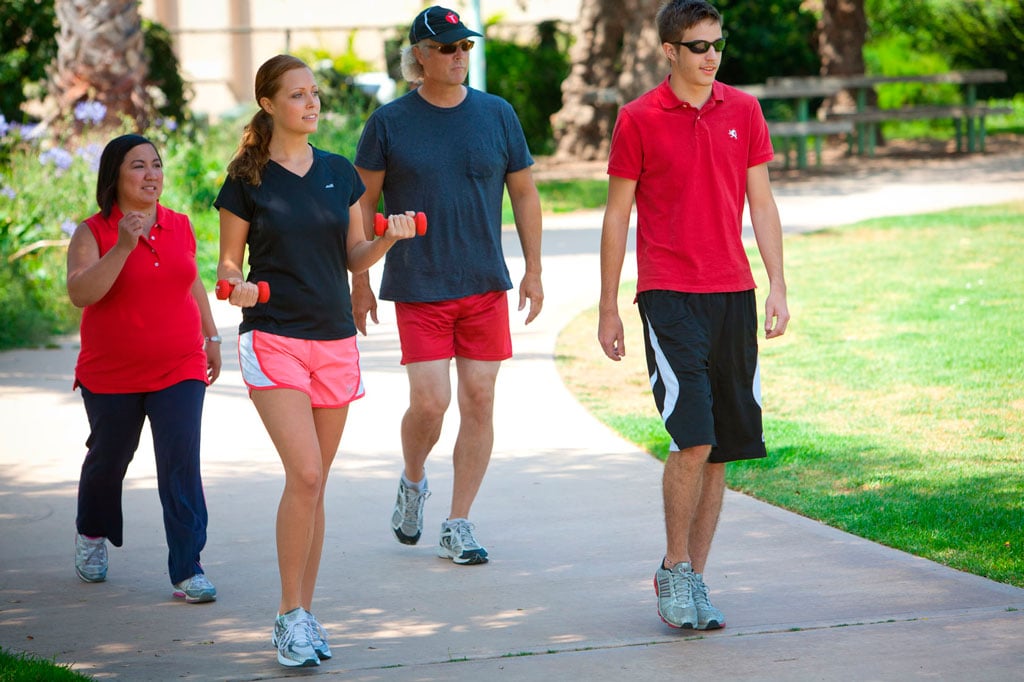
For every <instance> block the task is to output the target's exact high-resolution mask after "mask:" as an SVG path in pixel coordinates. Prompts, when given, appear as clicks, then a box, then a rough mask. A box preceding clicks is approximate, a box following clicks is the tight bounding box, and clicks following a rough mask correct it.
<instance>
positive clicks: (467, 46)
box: [420, 40, 707, 54]
mask: <svg viewBox="0 0 1024 682" xmlns="http://www.w3.org/2000/svg"><path fill="white" fill-rule="evenodd" d="M473 45H475V43H474V42H473V41H472V40H463V41H462V42H459V43H449V44H447V45H427V44H425V43H424V44H423V45H420V47H427V48H430V49H431V50H437V51H438V52H440V53H441V54H455V50H457V49H459V48H460V47H461V48H462V51H463V52H469V51H470V50H472V49H473ZM706 51H707V50H705V52H706Z"/></svg>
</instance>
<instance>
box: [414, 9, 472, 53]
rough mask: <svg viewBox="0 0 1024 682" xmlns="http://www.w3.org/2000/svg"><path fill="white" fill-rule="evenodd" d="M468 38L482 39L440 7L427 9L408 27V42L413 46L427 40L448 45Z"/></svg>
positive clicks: (455, 14)
mask: <svg viewBox="0 0 1024 682" xmlns="http://www.w3.org/2000/svg"><path fill="white" fill-rule="evenodd" d="M470 36H478V37H480V38H483V36H482V35H480V34H479V33H477V32H476V31H471V30H469V29H468V28H466V25H465V24H463V23H462V20H461V19H459V15H458V14H457V13H455V12H453V11H452V10H450V9H448V8H446V7H441V6H440V5H434V6H433V7H428V8H427V9H425V10H423V11H422V12H420V13H419V14H417V15H416V18H415V19H414V20H413V22H412V26H410V27H409V42H410V43H412V44H413V45H415V44H416V43H418V42H420V41H421V40H425V39H427V38H429V39H431V40H434V41H437V42H439V43H443V44H448V43H454V42H455V41H457V40H462V39H463V38H469V37H470Z"/></svg>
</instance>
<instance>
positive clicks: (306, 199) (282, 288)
mask: <svg viewBox="0 0 1024 682" xmlns="http://www.w3.org/2000/svg"><path fill="white" fill-rule="evenodd" d="M365 189H366V187H365V186H364V185H363V182H362V180H360V178H359V175H358V174H357V173H356V170H355V168H354V167H353V166H352V164H351V162H349V160H348V159H346V158H345V157H343V156H339V155H337V154H332V153H330V152H325V151H322V150H320V149H316V148H315V147H314V148H313V164H312V166H310V168H309V170H308V171H306V174H305V175H302V176H299V175H296V174H295V173H292V172H291V171H289V170H287V169H286V168H284V167H283V166H281V165H280V164H278V163H276V162H274V161H270V162H269V163H268V164H267V166H266V168H265V169H264V171H263V182H262V184H260V186H258V187H257V186H255V185H250V184H249V183H247V182H245V181H243V180H240V179H236V178H231V177H228V178H227V179H226V180H225V181H224V185H223V186H222V187H221V189H220V193H219V195H218V196H217V200H216V201H215V202H214V206H216V207H217V208H218V209H224V210H227V211H230V212H231V213H233V214H235V215H236V216H238V217H239V218H241V219H242V220H245V221H248V223H249V235H248V239H247V246H248V249H249V273H248V275H247V279H248V281H250V282H260V281H263V282H267V283H268V284H269V285H270V300H269V301H267V302H266V303H257V304H256V305H255V306H253V307H251V308H243V310H242V324H241V325H240V326H239V328H238V331H239V333H240V334H241V333H244V332H247V331H251V330H259V331H264V332H269V333H271V334H278V335H281V336H289V337H292V338H298V339H309V340H316V341H326V340H334V339H344V338H348V337H351V336H355V334H356V328H355V322H354V320H353V317H352V296H351V291H350V290H349V284H348V268H347V260H348V258H347V253H348V252H347V249H346V241H347V239H348V228H349V208H350V207H351V206H352V205H353V204H355V203H356V202H357V201H358V200H359V197H360V196H362V194H363V192H364V191H365Z"/></svg>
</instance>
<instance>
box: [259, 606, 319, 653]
mask: <svg viewBox="0 0 1024 682" xmlns="http://www.w3.org/2000/svg"><path fill="white" fill-rule="evenodd" d="M270 643H271V644H273V645H274V646H275V647H277V662H278V663H280V664H281V665H284V666H287V667H289V668H309V667H311V666H316V665H320V657H319V656H317V654H316V651H315V650H314V649H313V628H312V627H311V624H310V622H309V613H308V612H307V611H306V609H304V608H302V607H301V606H300V607H298V608H294V609H292V610H291V611H289V612H288V613H286V614H284V615H283V616H278V617H277V618H276V619H275V620H274V634H273V636H272V637H271V638H270Z"/></svg>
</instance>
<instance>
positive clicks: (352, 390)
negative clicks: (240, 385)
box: [238, 331, 364, 407]
mask: <svg viewBox="0 0 1024 682" xmlns="http://www.w3.org/2000/svg"><path fill="white" fill-rule="evenodd" d="M238 363H239V365H240V366H241V368H242V380H243V381H245V385H246V386H248V387H249V391H265V390H267V389H271V388H291V389H294V390H296V391H302V392H303V393H305V394H306V395H308V396H309V401H310V404H311V405H312V406H313V407H344V406H346V405H348V404H349V403H351V402H352V401H353V400H357V399H359V398H362V397H363V393H364V390H363V379H362V375H361V374H360V372H359V348H358V347H357V346H356V337H354V336H350V337H349V338H347V339H337V340H333V341H309V340H307V339H293V338H291V337H288V336H278V335H277V334H268V333H267V332H261V331H251V332H245V333H244V334H242V335H240V336H239V337H238Z"/></svg>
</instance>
